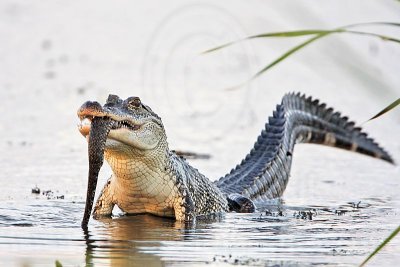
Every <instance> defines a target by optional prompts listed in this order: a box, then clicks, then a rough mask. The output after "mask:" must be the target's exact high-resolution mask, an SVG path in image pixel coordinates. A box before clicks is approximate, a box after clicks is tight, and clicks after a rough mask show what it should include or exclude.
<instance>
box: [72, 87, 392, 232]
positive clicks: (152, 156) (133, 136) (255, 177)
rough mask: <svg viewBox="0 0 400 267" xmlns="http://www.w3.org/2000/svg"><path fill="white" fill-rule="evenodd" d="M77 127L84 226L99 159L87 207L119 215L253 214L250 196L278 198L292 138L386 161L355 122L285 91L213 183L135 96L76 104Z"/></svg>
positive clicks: (187, 218) (190, 218)
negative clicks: (85, 155) (107, 173)
mask: <svg viewBox="0 0 400 267" xmlns="http://www.w3.org/2000/svg"><path fill="white" fill-rule="evenodd" d="M78 116H79V118H80V119H81V124H80V125H79V131H80V132H81V133H82V135H83V136H85V137H86V138H87V140H88V142H89V163H90V164H89V165H90V166H89V167H90V173H89V182H88V196H87V202H86V212H85V219H84V222H83V225H86V224H87V221H88V218H89V217H90V212H91V209H92V205H93V198H94V191H95V189H96V184H97V175H98V171H99V169H100V167H101V165H102V162H103V152H104V156H105V159H106V160H107V162H108V164H109V165H110V167H111V169H112V172H113V174H112V176H111V178H110V179H109V180H108V181H107V183H106V185H105V186H104V188H103V190H102V192H101V194H100V196H99V198H98V200H97V202H96V205H95V208H94V211H93V215H94V217H99V216H110V215H111V213H112V210H113V207H114V205H118V207H119V208H120V209H121V210H122V211H124V212H126V213H127V214H140V213H150V214H154V215H158V216H163V217H172V218H175V219H176V220H179V221H193V220H194V219H195V218H196V217H197V216H200V215H207V214H213V213H219V212H228V211H236V212H253V211H254V210H255V205H254V202H255V201H262V200H265V199H273V198H277V197H280V196H281V195H282V193H283V191H284V190H285V188H286V185H287V183H288V179H289V174H290V168H291V163H292V157H293V148H294V145H295V144H296V143H314V144H322V145H327V146H332V147H336V148H342V149H345V150H349V151H355V152H358V153H361V154H365V155H368V156H372V157H375V158H379V159H382V160H385V161H387V162H390V163H393V159H392V158H391V156H390V155H389V154H388V153H387V152H386V151H385V150H384V149H382V148H381V147H380V146H379V145H378V144H377V143H376V142H374V140H373V139H371V138H369V137H368V136H367V134H366V133H364V132H362V131H361V128H359V127H356V126H355V123H354V122H351V121H349V120H348V118H347V117H343V116H341V114H340V113H338V112H334V111H333V109H332V108H327V107H326V104H324V103H320V102H319V101H318V100H313V99H312V98H311V97H308V98H306V97H305V96H304V95H300V94H294V93H290V94H286V95H285V96H284V97H283V99H282V103H281V104H280V105H277V106H276V110H275V111H274V112H273V116H272V117H269V119H268V123H266V124H265V128H264V129H263V130H262V132H261V134H260V135H259V137H258V139H257V141H256V142H255V144H254V147H253V149H252V150H251V151H250V153H249V154H248V155H247V156H246V157H245V158H244V159H243V160H242V162H240V164H238V165H237V166H236V167H235V168H234V169H232V170H231V171H230V173H228V174H227V175H225V176H223V177H222V178H220V179H219V180H217V181H215V182H211V181H210V180H209V179H208V178H207V177H205V176H204V175H203V174H201V173H200V172H199V171H198V170H197V169H195V168H193V167H192V166H190V165H189V163H188V162H186V160H185V159H183V158H182V157H179V156H177V155H176V154H175V153H174V151H172V150H170V149H169V148H168V143H167V136H166V133H165V130H164V126H163V123H162V122H161V118H160V117H159V116H158V115H157V114H156V113H154V112H153V111H152V110H151V108H150V107H148V106H147V105H145V104H143V103H142V102H141V100H140V99H139V98H138V97H129V98H128V99H126V100H122V99H120V98H119V97H118V96H116V95H109V97H108V99H107V102H106V104H105V105H104V106H101V105H100V104H99V103H98V102H90V101H88V102H85V103H84V104H83V105H82V106H81V107H80V109H79V110H78Z"/></svg>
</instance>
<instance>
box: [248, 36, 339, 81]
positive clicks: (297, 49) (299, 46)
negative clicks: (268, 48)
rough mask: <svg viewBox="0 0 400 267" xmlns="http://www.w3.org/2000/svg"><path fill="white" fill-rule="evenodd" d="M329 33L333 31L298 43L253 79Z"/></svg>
mask: <svg viewBox="0 0 400 267" xmlns="http://www.w3.org/2000/svg"><path fill="white" fill-rule="evenodd" d="M328 34H331V32H327V33H322V34H318V35H317V36H315V37H313V38H311V39H308V40H307V41H305V42H303V43H301V44H300V45H297V46H295V47H293V48H292V49H290V50H289V51H287V52H286V53H285V54H283V55H282V56H280V57H279V58H277V59H276V60H274V61H273V62H271V63H270V64H268V65H267V66H265V67H264V68H262V69H261V70H260V71H258V72H257V73H256V74H255V75H254V76H253V77H252V78H251V79H250V81H251V80H253V79H255V78H257V77H258V76H260V75H261V74H263V73H264V72H266V71H267V70H269V69H270V68H272V67H273V66H275V65H276V64H278V63H279V62H281V61H282V60H284V59H285V58H287V57H289V56H290V55H292V54H294V53H295V52H297V51H299V50H300V49H302V48H304V47H305V46H307V45H309V44H311V43H312V42H315V41H316V40H318V39H321V38H322V37H325V36H327V35H328Z"/></svg>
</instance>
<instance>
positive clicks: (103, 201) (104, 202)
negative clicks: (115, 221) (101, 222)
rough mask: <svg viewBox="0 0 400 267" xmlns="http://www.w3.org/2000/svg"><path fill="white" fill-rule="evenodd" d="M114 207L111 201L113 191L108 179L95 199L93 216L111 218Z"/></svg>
mask: <svg viewBox="0 0 400 267" xmlns="http://www.w3.org/2000/svg"><path fill="white" fill-rule="evenodd" d="M114 205H115V203H114V201H113V190H112V184H111V177H110V178H109V179H108V180H107V183H106V184H105V185H104V188H103V190H101V193H100V196H99V198H98V199H97V202H96V206H95V207H94V210H93V216H94V217H96V218H98V217H101V216H111V214H112V210H113V208H114Z"/></svg>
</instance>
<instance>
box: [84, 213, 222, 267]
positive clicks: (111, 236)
mask: <svg viewBox="0 0 400 267" xmlns="http://www.w3.org/2000/svg"><path fill="white" fill-rule="evenodd" d="M220 219H221V218H220V217H217V218H207V220H206V221H204V220H202V221H201V222H199V223H197V224H192V223H189V224H188V223H181V222H176V221H175V220H170V219H166V218H160V217H156V216H151V215H136V216H122V217H119V218H113V219H111V218H101V219H99V220H97V222H96V225H95V226H96V227H94V228H92V229H91V227H89V230H88V231H85V230H84V234H85V240H86V266H96V265H97V264H98V263H104V261H109V264H110V266H147V267H149V266H163V263H162V261H161V258H160V257H158V256H155V255H152V254H149V253H143V252H141V251H140V249H139V247H142V248H143V247H151V248H154V249H152V250H153V251H157V250H159V249H158V248H160V247H161V246H162V242H163V241H184V240H187V239H193V236H194V235H192V234H191V233H192V232H193V231H195V230H196V229H200V228H204V227H205V225H207V224H209V223H210V222H215V221H219V220H220Z"/></svg>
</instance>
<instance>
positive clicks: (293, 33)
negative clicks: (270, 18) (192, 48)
mask: <svg viewBox="0 0 400 267" xmlns="http://www.w3.org/2000/svg"><path fill="white" fill-rule="evenodd" d="M342 31H343V29H336V30H300V31H288V32H271V33H261V34H257V35H252V36H248V37H246V38H243V39H240V40H236V41H233V42H229V43H226V44H223V45H220V46H217V47H214V48H211V49H208V50H206V51H204V52H202V53H201V54H207V53H210V52H214V51H217V50H220V49H222V48H225V47H228V46H231V45H234V44H236V43H239V42H242V41H245V40H250V39H257V38H268V37H299V36H307V35H315V34H328V33H337V32H342Z"/></svg>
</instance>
